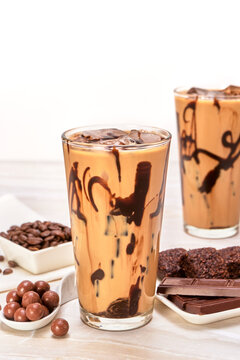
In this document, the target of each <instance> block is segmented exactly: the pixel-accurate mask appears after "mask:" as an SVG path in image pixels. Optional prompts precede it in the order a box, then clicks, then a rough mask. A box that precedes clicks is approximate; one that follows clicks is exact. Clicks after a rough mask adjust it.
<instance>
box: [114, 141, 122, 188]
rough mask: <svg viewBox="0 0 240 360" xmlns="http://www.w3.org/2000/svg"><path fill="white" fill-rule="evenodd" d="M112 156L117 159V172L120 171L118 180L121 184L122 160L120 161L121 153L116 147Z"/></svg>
mask: <svg viewBox="0 0 240 360" xmlns="http://www.w3.org/2000/svg"><path fill="white" fill-rule="evenodd" d="M112 154H113V155H114V157H115V161H116V166H117V171H118V180H119V182H121V165H120V160H119V151H118V150H117V149H116V148H115V147H114V148H113V149H112Z"/></svg>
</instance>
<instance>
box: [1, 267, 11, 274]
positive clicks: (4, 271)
mask: <svg viewBox="0 0 240 360" xmlns="http://www.w3.org/2000/svg"><path fill="white" fill-rule="evenodd" d="M12 272H13V270H12V269H9V268H6V269H4V270H3V275H9V274H11V273H12Z"/></svg>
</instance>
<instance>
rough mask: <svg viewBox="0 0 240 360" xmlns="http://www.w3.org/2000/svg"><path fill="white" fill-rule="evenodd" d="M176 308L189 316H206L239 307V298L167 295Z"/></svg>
mask: <svg viewBox="0 0 240 360" xmlns="http://www.w3.org/2000/svg"><path fill="white" fill-rule="evenodd" d="M168 299H169V300H171V301H172V302H173V303H174V304H175V305H176V306H177V307H179V308H180V309H181V310H184V311H186V312H188V313H191V314H198V315H206V314H213V313H217V312H220V311H225V310H231V309H235V308H238V307H240V298H239V297H236V298H225V297H218V298H209V297H201V298H199V297H197V296H195V297H192V296H182V295H169V296H168Z"/></svg>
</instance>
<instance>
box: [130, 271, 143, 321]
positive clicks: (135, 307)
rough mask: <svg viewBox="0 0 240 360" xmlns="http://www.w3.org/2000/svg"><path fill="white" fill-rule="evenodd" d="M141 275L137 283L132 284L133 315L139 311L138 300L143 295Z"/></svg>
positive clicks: (131, 310) (131, 314) (131, 303)
mask: <svg viewBox="0 0 240 360" xmlns="http://www.w3.org/2000/svg"><path fill="white" fill-rule="evenodd" d="M139 282H140V276H139V277H138V279H137V282H136V284H134V285H132V286H131V288H130V291H129V315H130V316H133V315H135V314H136V313H137V311H138V302H139V299H140V296H141V289H139Z"/></svg>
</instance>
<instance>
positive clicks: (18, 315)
mask: <svg viewBox="0 0 240 360" xmlns="http://www.w3.org/2000/svg"><path fill="white" fill-rule="evenodd" d="M14 321H19V322H25V321H28V318H27V316H26V309H24V308H23V307H20V308H19V309H17V310H16V311H15V313H14Z"/></svg>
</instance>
